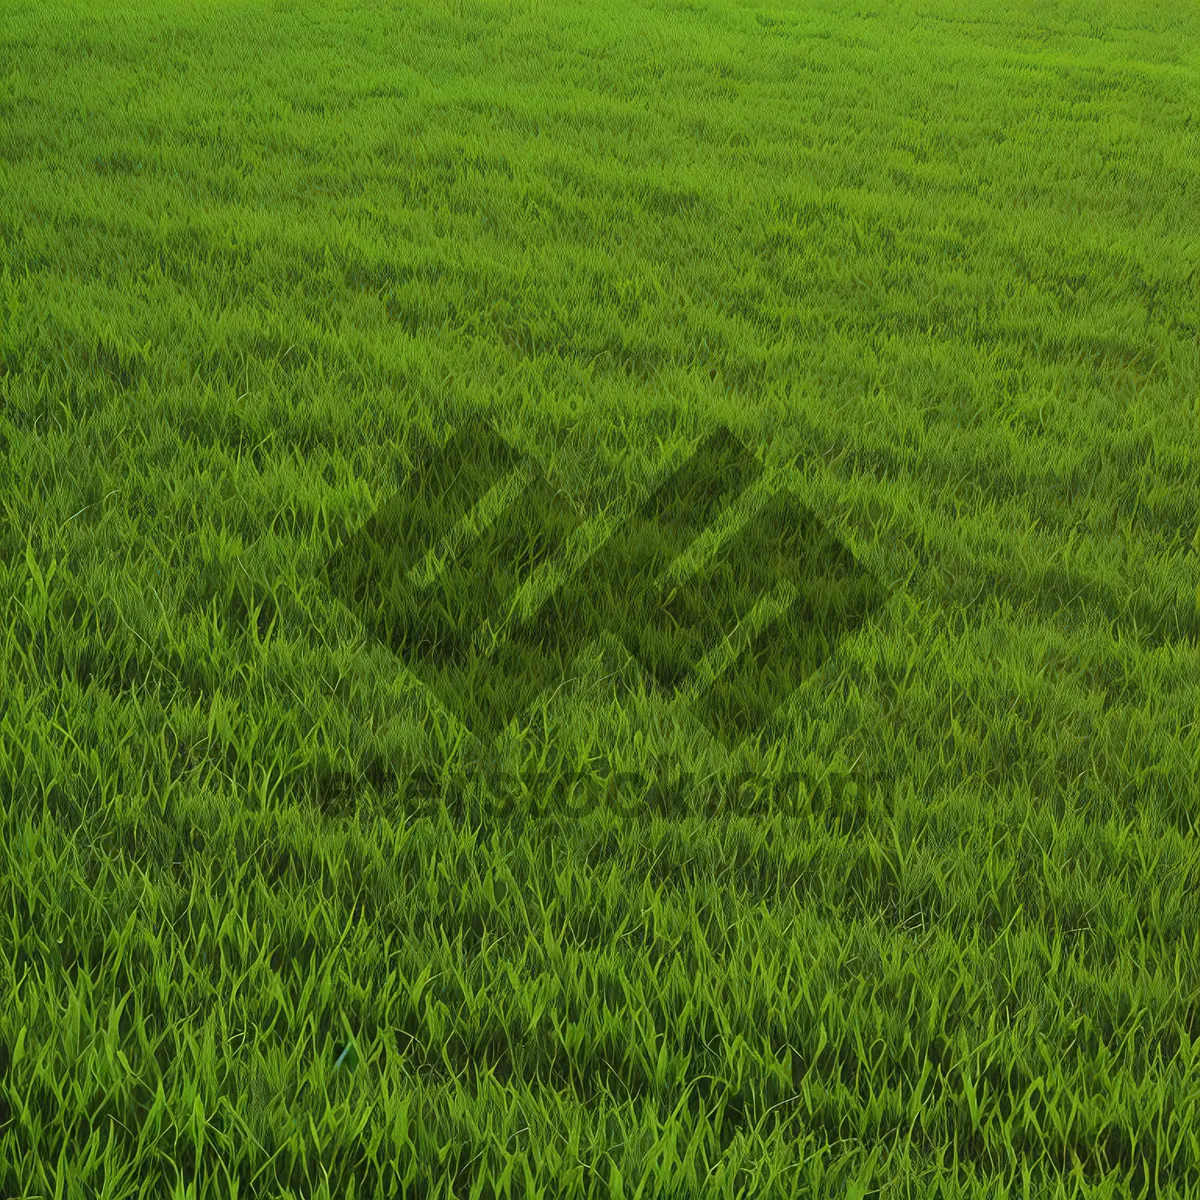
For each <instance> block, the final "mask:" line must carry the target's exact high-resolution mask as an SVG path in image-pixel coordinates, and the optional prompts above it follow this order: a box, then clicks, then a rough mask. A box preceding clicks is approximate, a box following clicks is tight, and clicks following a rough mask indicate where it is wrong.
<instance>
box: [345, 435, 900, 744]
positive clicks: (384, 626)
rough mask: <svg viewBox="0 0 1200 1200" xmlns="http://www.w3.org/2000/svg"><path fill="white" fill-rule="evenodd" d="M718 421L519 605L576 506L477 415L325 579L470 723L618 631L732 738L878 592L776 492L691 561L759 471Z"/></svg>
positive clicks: (558, 677) (866, 611)
mask: <svg viewBox="0 0 1200 1200" xmlns="http://www.w3.org/2000/svg"><path fill="white" fill-rule="evenodd" d="M762 470H763V468H762V467H761V466H760V464H759V463H758V461H757V460H756V459H755V457H754V455H753V454H752V453H750V451H749V450H747V449H746V447H745V446H744V445H743V444H742V443H741V442H740V441H739V440H738V439H737V438H736V437H735V436H734V435H733V434H732V433H731V432H729V431H728V430H725V429H719V430H717V431H716V432H714V433H712V434H711V435H709V436H708V437H707V438H706V439H705V440H704V441H703V442H702V443H701V445H700V446H699V447H698V448H697V449H696V450H695V452H694V453H693V454H692V455H691V456H690V457H689V458H688V460H687V461H686V462H684V463H683V464H682V466H680V467H679V468H678V469H677V470H676V471H675V472H674V473H672V474H671V475H670V477H668V478H667V479H666V480H665V481H664V482H662V483H660V484H659V485H658V486H657V487H656V488H654V490H653V491H652V492H651V494H650V495H649V496H648V497H647V498H646V499H645V500H644V501H643V502H642V503H641V504H640V505H639V506H637V508H636V510H635V511H634V513H633V515H632V517H631V518H630V519H629V520H628V521H627V522H626V523H625V524H624V525H623V526H622V527H621V528H619V529H618V530H617V531H615V532H614V533H613V534H612V535H611V536H610V537H608V538H607V539H606V540H605V541H604V542H603V543H602V544H601V545H600V546H599V547H598V548H597V549H596V550H594V551H593V552H592V553H591V554H590V555H589V556H588V557H587V558H586V559H585V560H584V562H583V563H582V564H581V565H579V564H577V565H576V566H575V568H574V570H573V571H572V572H571V573H570V574H568V575H567V577H566V578H565V579H563V580H562V581H561V583H560V584H559V585H558V586H557V587H556V588H554V589H553V590H552V591H551V592H550V594H549V595H547V596H545V597H543V598H542V599H541V602H540V603H538V604H537V605H536V606H535V607H534V608H533V609H532V611H525V610H524V609H522V606H521V605H520V604H518V603H516V602H515V598H516V597H517V593H518V591H519V590H520V589H522V588H523V587H524V585H525V584H526V583H527V582H528V581H529V579H530V578H531V576H532V575H533V573H534V572H536V571H538V570H539V569H540V568H541V567H543V566H544V565H545V564H547V563H549V562H551V560H555V559H561V558H562V555H563V550H564V547H565V545H566V542H567V539H568V538H569V537H570V536H571V534H572V533H573V531H574V530H575V529H576V528H578V527H579V526H580V525H582V524H583V521H584V518H583V516H582V515H581V514H580V513H579V512H578V511H577V510H576V509H575V507H574V506H573V505H571V504H569V503H567V502H565V500H564V498H563V497H562V496H561V495H558V494H556V492H555V489H554V488H553V486H552V485H551V484H550V483H549V482H548V481H547V479H546V477H545V475H544V473H543V472H542V471H541V470H540V469H539V468H538V466H537V464H536V463H534V462H531V461H529V460H528V459H527V458H526V457H525V456H523V455H521V454H519V453H518V452H517V451H516V450H514V448H513V447H512V446H511V445H510V444H509V443H507V442H506V441H505V440H504V439H503V438H502V437H500V436H499V435H498V434H497V433H496V432H495V431H494V430H493V429H492V428H490V426H488V425H487V424H486V423H484V422H482V421H478V420H476V421H472V422H468V423H467V424H466V425H464V426H462V427H460V428H459V429H458V430H457V431H456V432H455V434H454V435H453V436H452V437H451V438H450V440H449V442H448V443H447V444H446V445H445V446H444V447H442V448H441V449H440V450H437V451H435V452H433V453H431V454H430V456H429V458H428V461H427V462H426V463H425V464H424V465H423V467H422V469H421V471H420V472H419V474H418V477H417V478H416V479H415V480H413V481H411V483H410V484H408V485H406V486H405V488H403V489H402V490H401V491H400V492H399V494H397V496H396V497H395V498H394V499H392V500H391V501H389V502H388V503H386V504H384V505H383V506H382V507H381V508H380V509H379V511H378V512H376V513H375V515H374V516H373V517H372V518H371V519H370V520H369V521H368V522H367V523H366V524H365V525H364V527H363V528H362V529H360V530H359V531H358V532H357V533H356V534H354V535H353V537H352V538H351V539H350V540H349V541H348V542H347V543H346V544H345V545H343V546H342V547H341V548H340V549H339V550H338V551H337V552H336V553H335V554H334V555H333V556H332V557H331V559H330V560H329V562H328V563H327V565H326V576H327V578H328V580H329V582H330V585H331V587H332V588H333V590H334V592H335V594H337V595H338V596H339V598H340V599H342V601H343V602H344V603H346V604H347V605H348V606H349V607H350V608H351V610H352V611H353V612H355V613H356V614H357V615H358V617H359V618H360V619H361V620H362V621H363V622H364V623H365V624H366V625H367V627H368V628H369V629H370V630H371V631H372V632H373V633H374V634H375V635H376V636H377V637H379V638H380V639H381V640H382V641H384V642H385V643H386V644H387V645H388V646H390V647H391V648H392V650H393V651H394V652H395V653H396V654H397V655H399V656H400V657H402V659H403V661H404V662H405V664H406V665H407V666H408V667H409V668H410V669H411V670H413V672H414V673H415V674H416V675H417V676H418V677H419V678H420V679H421V680H422V681H423V682H424V683H426V684H427V685H428V686H429V687H430V688H431V689H432V690H433V692H434V693H435V695H437V697H438V698H439V699H440V700H441V701H442V703H443V704H445V706H446V707H447V708H448V709H449V710H450V711H451V712H453V713H454V714H455V715H456V716H457V717H458V718H459V719H460V720H461V721H462V722H463V723H464V724H465V725H466V726H467V727H468V728H469V729H471V730H472V731H473V732H474V733H475V734H476V735H477V736H480V737H483V738H488V739H491V738H494V737H495V735H496V734H497V733H499V732H500V730H502V729H503V728H504V727H505V725H506V724H507V723H508V722H509V721H510V720H511V719H512V718H513V717H514V716H517V715H519V714H520V713H522V712H524V711H525V710H527V709H528V707H529V706H530V705H531V704H532V703H534V702H535V701H536V700H537V698H538V697H539V696H541V695H542V694H543V693H545V692H546V691H547V690H548V689H553V688H555V687H557V686H559V685H561V684H562V682H563V681H564V680H566V679H568V678H570V672H571V664H572V662H573V661H574V659H575V658H576V656H577V655H578V654H579V652H580V651H581V650H582V649H583V648H584V647H585V646H586V645H587V644H588V643H589V642H591V641H592V640H593V639H594V638H596V637H597V636H599V635H600V634H601V633H605V632H607V633H609V634H613V635H615V636H616V637H617V638H618V639H619V640H620V641H621V642H622V643H623V644H624V646H625V648H626V649H627V650H628V651H629V653H630V654H631V655H632V656H633V658H634V659H635V660H636V661H637V662H638V663H639V664H640V665H641V667H642V668H643V669H644V671H645V672H646V674H647V676H648V677H649V679H650V680H651V681H652V686H654V687H655V688H658V689H661V690H662V691H663V692H664V693H666V694H668V695H669V696H670V697H671V699H672V700H673V701H678V702H680V703H683V704H686V705H687V707H688V708H689V709H690V710H691V711H693V712H695V713H696V715H697V716H698V717H699V718H700V719H701V720H702V721H703V722H704V723H705V725H706V726H707V727H708V728H709V729H710V730H711V732H712V733H713V734H714V735H715V736H716V737H717V738H718V739H719V740H720V741H721V742H722V743H723V744H724V745H725V746H726V747H727V748H732V746H733V745H734V744H735V743H736V742H738V741H740V740H742V739H744V738H745V737H746V736H748V735H749V734H750V733H752V732H755V731H758V730H761V729H762V728H763V727H764V726H765V725H766V723H767V722H768V721H769V720H770V718H771V716H772V714H773V713H774V712H775V710H776V709H777V708H778V707H779V706H780V705H781V704H782V703H783V701H784V700H786V698H787V697H788V695H790V694H791V692H792V691H794V690H795V689H796V688H797V687H798V686H799V685H800V684H801V683H802V682H803V681H804V679H806V678H807V677H808V676H809V675H810V674H811V673H812V672H813V671H815V670H816V669H817V668H818V667H819V666H820V665H821V663H822V662H823V661H824V660H825V659H826V658H827V657H828V656H829V654H831V653H832V652H833V650H834V649H835V648H836V647H837V645H838V644H839V642H840V641H841V640H842V639H844V638H845V637H846V636H847V635H848V634H850V633H852V632H854V631H855V630H857V629H858V628H860V627H861V626H862V624H863V623H864V622H865V621H866V620H867V619H868V618H869V617H870V616H871V615H872V613H873V612H875V611H876V610H878V609H879V608H880V607H881V606H882V604H883V603H884V601H885V599H886V594H885V590H884V588H883V587H882V586H881V585H880V583H879V582H878V580H877V579H876V578H875V577H874V576H873V575H872V574H871V573H870V572H869V571H868V570H866V569H865V568H864V567H863V566H862V565H860V564H859V563H858V562H857V561H856V560H855V559H854V557H853V556H852V555H851V554H850V552H849V551H848V550H847V549H846V547H845V546H843V545H842V544H841V543H840V542H839V541H838V540H837V539H836V538H835V537H833V536H832V535H831V534H830V533H829V531H828V530H827V529H826V528H825V527H824V525H823V524H822V522H821V521H820V520H819V519H818V518H817V517H816V516H815V514H813V513H812V512H810V511H809V510H808V509H807V508H805V506H803V505H802V504H800V503H799V502H798V501H797V500H796V498H795V497H794V496H792V495H791V494H790V493H788V492H786V491H780V492H777V493H776V494H775V495H773V496H771V497H770V498H769V499H768V500H767V501H766V503H765V504H763V505H762V507H761V508H760V509H759V510H758V511H757V512H756V513H755V515H754V516H753V517H752V518H751V519H750V520H748V521H746V522H745V523H744V524H743V525H741V526H740V527H739V528H737V529H736V530H735V531H734V532H733V533H731V534H730V535H729V536H728V537H727V538H725V539H723V540H721V541H720V542H719V543H718V544H717V546H716V549H715V551H712V552H710V553H708V554H707V555H703V556H701V561H700V563H699V565H698V566H695V565H694V566H693V568H692V570H691V573H690V574H685V575H684V576H683V577H680V576H679V573H678V571H676V570H675V566H676V564H677V561H678V560H680V556H681V555H685V552H686V551H687V550H688V549H689V547H691V546H692V545H693V543H695V540H696V539H697V538H698V537H699V536H700V535H701V534H703V533H704V532H705V531H706V530H709V529H710V528H711V527H712V526H713V524H714V522H716V521H717V520H718V519H719V518H721V516H722V515H723V514H724V513H725V512H726V510H727V509H728V508H729V506H731V505H733V504H734V503H735V502H737V501H738V499H739V498H740V497H742V496H743V495H744V494H745V493H746V491H747V489H748V488H750V487H751V485H753V484H754V483H755V482H756V481H758V479H759V477H760V476H761V474H762Z"/></svg>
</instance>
